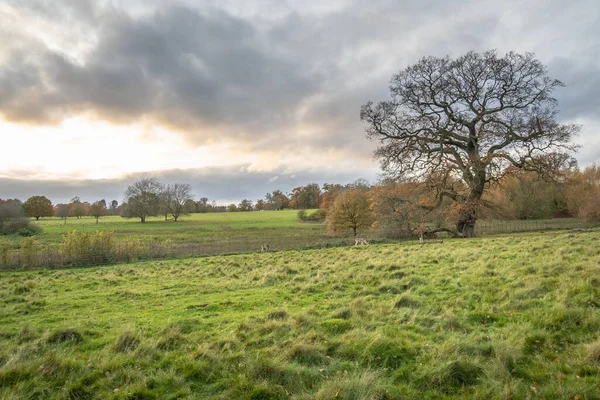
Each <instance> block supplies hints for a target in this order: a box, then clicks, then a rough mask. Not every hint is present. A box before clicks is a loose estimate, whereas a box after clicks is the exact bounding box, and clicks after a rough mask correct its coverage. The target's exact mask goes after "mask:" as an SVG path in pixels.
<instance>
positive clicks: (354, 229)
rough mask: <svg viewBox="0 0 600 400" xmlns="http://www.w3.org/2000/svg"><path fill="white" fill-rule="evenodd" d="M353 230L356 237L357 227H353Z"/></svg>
mask: <svg viewBox="0 0 600 400" xmlns="http://www.w3.org/2000/svg"><path fill="white" fill-rule="evenodd" d="M352 231H353V232H354V237H356V227H353V228H352Z"/></svg>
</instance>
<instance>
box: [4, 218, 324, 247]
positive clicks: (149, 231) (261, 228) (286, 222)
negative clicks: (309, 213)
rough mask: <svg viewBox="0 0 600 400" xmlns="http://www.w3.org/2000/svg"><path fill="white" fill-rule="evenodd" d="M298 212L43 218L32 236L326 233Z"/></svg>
mask: <svg viewBox="0 0 600 400" xmlns="http://www.w3.org/2000/svg"><path fill="white" fill-rule="evenodd" d="M297 214H298V211H297V210H282V211H260V212H235V213H207V214H190V215H187V216H183V217H181V218H180V220H179V221H178V222H174V221H173V220H172V219H171V220H169V221H165V219H164V217H148V219H147V221H146V223H144V224H142V223H140V220H139V218H122V217H120V216H105V217H101V218H100V220H99V223H98V224H96V219H95V218H93V217H82V218H81V219H77V218H68V219H67V222H66V224H65V223H64V221H63V220H62V219H60V218H42V219H40V220H39V221H33V222H34V223H35V224H36V225H37V226H39V227H41V228H42V229H43V231H42V233H41V234H39V235H36V236H35V239H36V241H38V242H39V243H40V244H41V245H42V246H51V247H58V246H59V245H60V243H61V242H62V240H63V235H66V234H67V233H68V232H71V231H73V230H76V231H78V232H90V233H93V232H96V231H97V230H100V231H103V230H108V231H113V232H114V235H115V238H116V239H117V240H125V239H126V240H132V239H135V240H139V241H140V242H142V243H160V242H163V241H165V240H169V241H171V242H173V244H174V245H176V246H177V245H190V244H197V243H203V242H210V241H214V240H222V239H223V238H224V237H225V238H240V237H250V236H260V237H267V238H269V237H282V236H283V237H288V236H301V237H310V238H314V237H319V236H322V235H324V234H326V227H325V224H315V223H302V222H299V221H298V218H297ZM20 240H21V238H20V237H19V236H16V235H13V236H4V237H1V236H0V241H5V242H10V243H11V245H12V246H13V247H15V248H16V247H18V246H19V242H20Z"/></svg>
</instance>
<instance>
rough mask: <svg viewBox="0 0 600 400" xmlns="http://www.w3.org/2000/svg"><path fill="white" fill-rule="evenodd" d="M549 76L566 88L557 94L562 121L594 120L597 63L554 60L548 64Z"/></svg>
mask: <svg viewBox="0 0 600 400" xmlns="http://www.w3.org/2000/svg"><path fill="white" fill-rule="evenodd" d="M548 70H549V73H550V74H551V76H552V77H555V78H556V79H559V80H561V81H563V82H564V83H565V85H566V87H564V88H560V89H558V90H557V91H556V93H555V96H556V98H557V100H558V102H559V104H560V109H561V112H560V117H561V118H563V119H567V120H569V119H576V118H597V117H598V116H599V114H598V113H599V112H600V63H598V64H596V65H594V64H592V63H589V62H587V60H579V59H577V58H575V59H573V58H565V57H561V58H556V59H554V60H552V61H551V62H550V63H549V65H548Z"/></svg>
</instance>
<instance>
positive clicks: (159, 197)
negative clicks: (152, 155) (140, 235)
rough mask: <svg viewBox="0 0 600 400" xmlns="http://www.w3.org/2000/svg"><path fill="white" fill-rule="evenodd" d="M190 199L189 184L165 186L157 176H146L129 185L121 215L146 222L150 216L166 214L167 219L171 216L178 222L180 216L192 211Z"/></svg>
mask: <svg viewBox="0 0 600 400" xmlns="http://www.w3.org/2000/svg"><path fill="white" fill-rule="evenodd" d="M190 201H192V202H193V196H192V188H191V186H190V185H189V184H187V183H174V184H172V185H171V184H170V185H166V186H165V185H163V184H162V183H161V182H159V181H158V179H156V178H146V179H142V180H139V181H137V182H135V183H134V184H132V185H130V186H128V187H127V190H126V191H125V202H124V203H123V204H122V205H121V216H123V217H125V218H139V219H140V222H142V223H144V222H146V218H147V217H149V216H156V215H164V217H165V221H167V220H168V219H169V216H171V217H173V220H174V221H175V222H177V220H178V219H179V217H180V216H182V215H187V214H189V213H190V208H189V205H190ZM186 204H187V206H186Z"/></svg>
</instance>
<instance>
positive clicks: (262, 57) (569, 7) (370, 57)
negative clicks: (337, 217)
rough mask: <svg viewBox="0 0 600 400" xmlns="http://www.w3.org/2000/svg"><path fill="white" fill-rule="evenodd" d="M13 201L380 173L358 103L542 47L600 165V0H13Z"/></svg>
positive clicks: (7, 112)
mask: <svg viewBox="0 0 600 400" xmlns="http://www.w3.org/2000/svg"><path fill="white" fill-rule="evenodd" d="M0 21H1V23H0V41H1V42H0V43H1V45H0V143H1V147H0V148H1V149H2V151H1V155H0V198H7V197H8V198H11V197H18V198H21V199H26V198H27V197H29V196H32V195H36V194H42V195H46V196H47V197H49V198H50V199H51V200H52V201H53V202H54V203H59V202H65V201H68V200H69V199H70V198H72V197H74V196H79V197H80V198H81V199H82V200H87V201H90V202H92V201H95V200H98V199H101V198H105V199H107V200H110V199H117V200H118V201H121V200H122V198H123V192H124V190H125V188H126V186H127V185H128V184H131V183H132V182H134V181H135V180H137V179H140V178H142V177H150V176H153V177H157V178H159V179H161V180H163V181H164V182H165V183H170V182H184V183H189V184H191V186H192V189H193V192H194V194H195V196H196V198H200V197H208V198H210V199H211V200H212V199H214V200H217V201H218V202H221V203H227V202H231V201H239V200H241V199H243V198H248V199H252V200H256V199H258V198H263V197H264V195H265V193H267V192H269V191H272V190H275V189H281V190H283V191H289V190H291V189H292V188H294V187H296V186H299V185H304V184H308V183H311V182H317V183H320V184H322V183H325V182H328V183H348V182H352V181H354V180H356V179H358V178H363V179H367V180H369V181H371V182H375V181H376V180H377V177H378V171H379V165H378V163H377V161H376V160H374V159H373V155H372V154H373V150H374V149H375V148H376V145H377V144H376V143H373V142H370V141H369V140H368V139H366V137H365V133H364V126H363V125H362V123H361V121H360V118H359V113H360V107H361V105H362V104H364V103H366V102H367V101H370V100H372V101H381V100H386V99H387V98H388V97H389V91H388V86H389V80H390V78H391V77H392V75H393V74H394V73H396V72H398V71H399V70H401V69H403V68H406V67H407V66H409V65H411V64H414V63H415V62H417V61H418V60H419V59H420V58H422V57H424V56H438V57H444V56H450V57H456V56H460V55H462V54H464V53H466V52H467V51H470V50H475V51H485V50H489V49H496V51H497V52H498V53H499V54H504V53H506V52H508V51H516V52H533V53H535V55H536V57H537V58H538V59H540V60H541V61H542V62H543V63H544V64H545V65H546V66H547V67H548V73H549V75H550V76H551V77H552V78H556V79H560V80H561V81H563V82H564V83H565V84H566V87H564V88H560V89H558V90H557V91H556V92H555V93H554V95H555V97H556V98H557V100H558V102H559V108H560V110H561V111H560V113H559V116H558V118H559V121H560V122H564V123H577V124H581V126H582V130H581V133H580V135H579V137H578V138H577V143H579V144H580V145H581V150H580V152H579V154H578V155H577V159H578V161H579V165H580V166H585V165H588V164H591V163H594V162H598V161H600V24H598V21H600V3H599V2H598V1H597V0H581V1H576V2H575V1H558V0H531V1H527V2H522V1H516V0H514V1H513V0H506V1H502V2H498V1H497V0H493V1H488V0H473V1H468V0H466V1H447V0H423V1H395V0H343V1H342V0H329V1H322V0H304V1H292V0H254V1H251V0H214V1H211V0H204V1H191V0H190V1H186V0H174V1H173V0H156V1H147V0H120V1H116V0H113V1H109V0H47V1H46V0H0Z"/></svg>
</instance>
